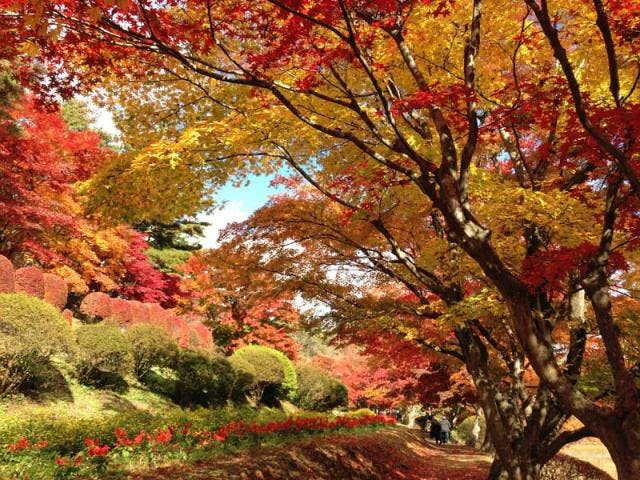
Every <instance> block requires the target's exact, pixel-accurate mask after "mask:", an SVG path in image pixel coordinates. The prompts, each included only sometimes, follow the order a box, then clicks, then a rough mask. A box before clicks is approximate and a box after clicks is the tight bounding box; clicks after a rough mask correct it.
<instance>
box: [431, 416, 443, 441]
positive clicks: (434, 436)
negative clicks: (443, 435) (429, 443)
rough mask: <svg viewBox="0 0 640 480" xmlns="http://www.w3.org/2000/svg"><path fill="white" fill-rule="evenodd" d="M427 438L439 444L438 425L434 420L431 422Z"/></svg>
mask: <svg viewBox="0 0 640 480" xmlns="http://www.w3.org/2000/svg"><path fill="white" fill-rule="evenodd" d="M429 436H430V437H431V439H432V440H435V441H436V443H440V423H438V422H437V421H436V420H435V419H434V420H433V421H432V422H431V428H430V429H429Z"/></svg>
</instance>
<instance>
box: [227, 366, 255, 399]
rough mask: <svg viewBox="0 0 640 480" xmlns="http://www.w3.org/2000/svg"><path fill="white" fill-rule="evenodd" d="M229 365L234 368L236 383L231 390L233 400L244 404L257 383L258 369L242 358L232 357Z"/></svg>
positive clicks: (234, 382)
mask: <svg viewBox="0 0 640 480" xmlns="http://www.w3.org/2000/svg"><path fill="white" fill-rule="evenodd" d="M229 363H230V364H231V367H233V372H234V381H233V387H232V389H231V398H232V399H233V401H234V402H237V403H242V402H243V401H245V400H246V395H247V393H248V392H249V391H250V390H251V388H252V387H253V386H254V385H255V383H256V375H257V372H256V369H255V368H254V367H253V365H251V364H250V363H249V362H248V361H247V360H245V359H244V358H242V357H236V356H231V357H229Z"/></svg>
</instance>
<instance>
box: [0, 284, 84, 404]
mask: <svg viewBox="0 0 640 480" xmlns="http://www.w3.org/2000/svg"><path fill="white" fill-rule="evenodd" d="M71 338H72V333H71V328H70V327H69V325H68V324H67V322H66V321H65V320H64V318H63V317H62V315H61V314H60V312H59V311H58V310H57V309H56V308H55V307H53V306H52V305H49V304H48V303H45V302H44V301H42V300H40V299H38V298H36V297H32V296H29V295H25V294H22V293H3V294H0V396H3V395H6V394H9V393H11V392H14V391H16V390H19V389H20V387H21V386H23V385H25V384H27V383H28V382H30V381H32V380H33V378H34V375H35V374H37V372H39V371H42V369H43V368H44V367H43V365H44V364H46V363H47V362H48V360H49V358H50V357H51V356H52V355H54V354H58V353H69V352H71V351H72V350H73V342H72V341H71Z"/></svg>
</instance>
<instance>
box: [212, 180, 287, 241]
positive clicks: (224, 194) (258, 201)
mask: <svg viewBox="0 0 640 480" xmlns="http://www.w3.org/2000/svg"><path fill="white" fill-rule="evenodd" d="M272 178H273V176H264V175H261V176H256V175H253V176H250V177H249V178H248V180H249V185H244V184H243V185H242V186H241V187H234V186H233V185H232V184H231V183H228V184H227V185H225V186H224V187H223V188H221V189H220V190H219V191H218V194H217V195H216V200H217V201H218V202H219V203H222V202H225V204H224V206H223V207H222V208H221V209H218V210H216V211H215V212H213V213H211V214H208V215H202V216H201V217H200V218H201V219H202V220H204V221H206V222H209V223H210V224H211V225H210V226H208V227H206V228H205V237H204V239H203V240H202V241H201V242H200V243H202V246H204V247H205V248H212V247H215V246H216V245H217V243H218V242H217V240H218V235H219V233H220V231H221V230H222V229H223V228H224V227H225V226H227V225H228V224H229V223H233V222H241V221H243V220H246V219H247V218H248V217H249V216H250V215H251V214H252V213H253V212H255V211H256V210H257V209H258V208H260V207H261V206H262V205H264V204H265V203H266V202H267V200H268V199H269V197H270V196H271V195H274V194H276V193H278V192H281V191H282V188H281V187H280V188H276V187H271V186H270V183H271V180H272Z"/></svg>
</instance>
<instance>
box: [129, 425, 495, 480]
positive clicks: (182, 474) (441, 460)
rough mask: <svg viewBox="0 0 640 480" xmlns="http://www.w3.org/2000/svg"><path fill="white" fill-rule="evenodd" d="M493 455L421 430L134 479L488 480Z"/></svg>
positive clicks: (302, 446)
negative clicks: (440, 441) (435, 439)
mask: <svg viewBox="0 0 640 480" xmlns="http://www.w3.org/2000/svg"><path fill="white" fill-rule="evenodd" d="M490 462H491V459H490V458H489V457H487V456H486V455H482V454H479V453H478V452H477V451H475V450H473V449H470V448H467V447H461V446H458V445H435V444H433V443H431V442H427V441H425V439H424V437H423V435H422V434H421V433H420V432H419V431H412V430H407V429H400V428H398V429H385V430H381V431H377V432H373V433H367V434H359V435H353V434H341V435H328V436H322V437H314V438H313V439H307V440H304V441H301V442H296V443H289V444H286V445H282V446H278V447H265V448H260V449H258V450H254V451H247V452H243V453H241V454H239V455H236V456H234V457H231V456H227V457H218V458H215V459H212V460H207V461H201V462H197V463H195V464H192V465H182V466H178V467H167V468H161V469H157V470H155V471H150V472H145V473H141V474H136V475H132V476H130V477H129V478H130V479H131V480H134V479H135V480H156V479H167V480H205V479H206V480H223V479H225V480H234V479H238V480H254V479H255V480H296V479H299V480H485V479H486V477H487V472H488V469H489V465H490Z"/></svg>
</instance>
